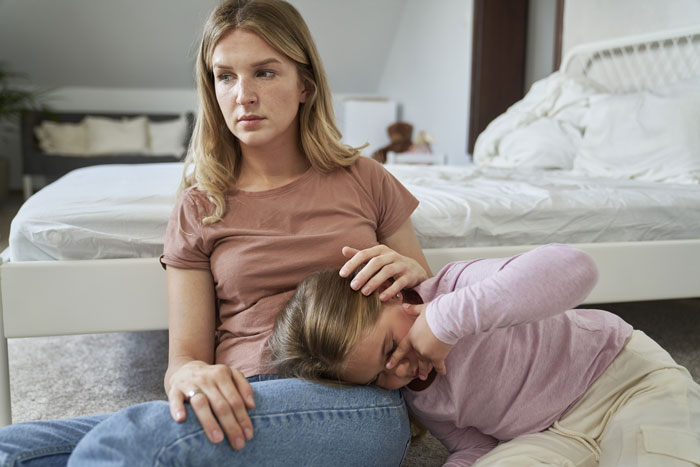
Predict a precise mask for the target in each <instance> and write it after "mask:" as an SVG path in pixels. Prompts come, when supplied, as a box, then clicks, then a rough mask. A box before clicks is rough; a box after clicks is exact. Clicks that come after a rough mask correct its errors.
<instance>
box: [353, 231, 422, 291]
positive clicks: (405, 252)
mask: <svg viewBox="0 0 700 467" xmlns="http://www.w3.org/2000/svg"><path fill="white" fill-rule="evenodd" d="M379 241H380V242H381V243H382V244H380V245H377V246H374V247H371V248H367V249H365V250H357V249H355V248H352V247H344V248H343V255H344V256H345V257H346V258H349V259H348V261H347V262H346V263H345V264H344V265H343V267H342V268H341V269H340V275H341V276H343V277H347V276H348V275H349V274H350V273H352V272H353V271H354V270H356V269H357V268H358V267H360V265H362V264H365V266H364V267H363V268H362V270H361V271H360V272H359V273H358V274H357V277H356V278H355V280H354V281H353V282H352V288H353V289H355V290H359V289H360V288H361V289H362V293H364V294H365V295H369V294H371V293H372V292H374V291H375V290H377V288H379V286H381V285H382V284H384V283H385V282H386V281H387V280H389V279H393V283H392V284H391V286H390V287H389V288H387V289H386V290H385V291H383V292H382V294H381V296H380V299H381V300H382V301H384V300H388V299H389V298H391V297H393V296H394V295H396V294H397V293H399V292H401V290H403V289H405V288H410V287H414V286H416V285H418V284H419V283H421V282H423V281H424V280H426V279H428V278H429V277H431V276H432V273H431V272H430V266H428V261H427V260H426V259H425V255H424V254H423V250H422V249H421V247H420V243H418V238H417V237H416V232H415V230H414V229H413V223H412V222H411V219H410V218H409V219H406V221H405V222H404V223H403V224H402V225H401V227H399V228H398V230H396V232H394V233H393V234H391V235H389V236H388V237H386V238H383V239H382V238H380V239H379Z"/></svg>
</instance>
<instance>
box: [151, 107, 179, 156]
mask: <svg viewBox="0 0 700 467" xmlns="http://www.w3.org/2000/svg"><path fill="white" fill-rule="evenodd" d="M186 131H187V119H186V118H185V116H184V115H181V116H180V117H179V118H177V119H174V120H166V121H161V122H154V121H151V120H149V121H148V139H149V142H150V151H149V154H151V155H153V156H177V157H179V156H181V155H182V154H183V153H184V152H185V144H184V139H185V132H186Z"/></svg>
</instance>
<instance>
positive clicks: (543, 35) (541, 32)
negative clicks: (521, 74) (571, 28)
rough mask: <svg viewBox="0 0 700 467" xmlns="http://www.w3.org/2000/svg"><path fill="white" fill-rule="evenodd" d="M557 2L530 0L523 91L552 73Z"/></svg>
mask: <svg viewBox="0 0 700 467" xmlns="http://www.w3.org/2000/svg"><path fill="white" fill-rule="evenodd" d="M556 20H557V0H530V2H529V5H528V16H527V50H526V51H525V89H524V91H525V92H527V91H528V90H529V89H530V87H531V86H532V83H534V82H535V81H538V80H540V79H542V78H544V77H546V76H548V75H549V74H551V73H552V71H554V70H553V67H554V39H555V29H556V27H555V26H556Z"/></svg>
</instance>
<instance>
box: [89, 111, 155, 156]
mask: <svg viewBox="0 0 700 467" xmlns="http://www.w3.org/2000/svg"><path fill="white" fill-rule="evenodd" d="M84 121H85V127H86V129H87V143H88V152H89V153H90V154H146V153H148V152H149V148H148V133H147V123H148V119H147V118H146V117H135V118H122V119H121V120H116V119H113V118H105V117H94V116H87V117H85V120H84Z"/></svg>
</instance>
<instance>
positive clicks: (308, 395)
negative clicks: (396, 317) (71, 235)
mask: <svg viewBox="0 0 700 467" xmlns="http://www.w3.org/2000/svg"><path fill="white" fill-rule="evenodd" d="M250 381H251V383H252V385H253V390H254V392H255V409H253V410H251V411H249V415H250V418H251V421H252V422H253V429H254V431H255V435H254V437H253V439H252V440H250V441H248V442H247V443H246V445H245V448H243V450H241V451H234V450H233V449H232V448H231V446H230V445H229V443H228V442H227V441H224V442H222V443H220V444H212V443H211V442H209V440H208V439H207V438H206V436H205V434H204V431H203V430H202V427H201V425H200V424H199V422H198V421H197V417H196V416H195V414H194V412H193V411H192V409H191V407H190V406H189V405H186V407H187V420H186V421H185V422H183V423H177V422H175V421H174V420H173V419H172V417H171V416H170V410H169V408H168V403H167V402H165V401H156V402H147V403H145V404H140V405H136V406H133V407H129V408H127V409H124V410H121V411H119V412H116V413H114V414H107V415H94V416H89V417H80V418H73V419H63V420H56V421H50V422H28V423H20V424H17V425H10V426H8V427H4V428H0V465H2V466H32V467H38V466H42V467H43V466H52V467H53V466H57V465H61V466H63V465H66V463H68V465H69V466H129V467H132V466H170V465H182V466H197V465H202V466H205V465H206V466H211V465H216V466H229V465H231V466H234V465H235V466H238V465H246V466H247V465H265V466H268V465H269V466H274V465H285V466H289V465H323V466H328V465H372V466H374V465H377V466H379V465H400V464H401V462H402V460H403V457H404V454H405V452H406V449H407V447H408V443H409V440H410V429H409V421H408V416H407V414H406V406H405V403H404V401H403V398H402V397H401V395H400V393H399V392H398V391H386V390H383V389H379V388H375V387H365V386H362V387H357V386H354V387H331V386H325V385H320V384H313V383H308V382H304V381H300V380H297V379H277V377H274V376H272V375H265V376H262V377H253V378H250Z"/></svg>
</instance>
